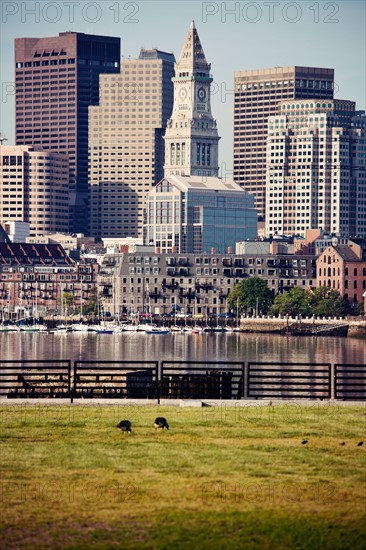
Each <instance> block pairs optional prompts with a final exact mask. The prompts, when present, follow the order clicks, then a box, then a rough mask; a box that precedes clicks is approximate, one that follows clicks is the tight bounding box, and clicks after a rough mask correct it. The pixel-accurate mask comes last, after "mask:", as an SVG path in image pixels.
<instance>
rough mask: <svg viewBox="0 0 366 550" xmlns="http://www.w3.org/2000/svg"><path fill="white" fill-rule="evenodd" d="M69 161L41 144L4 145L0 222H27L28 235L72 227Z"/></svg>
mask: <svg viewBox="0 0 366 550" xmlns="http://www.w3.org/2000/svg"><path fill="white" fill-rule="evenodd" d="M68 193H69V161H68V157H67V156H66V155H63V154H60V153H55V152H52V151H45V150H43V149H42V148H40V147H31V146H20V145H19V146H10V145H2V146H1V150H0V223H2V224H4V223H5V222H10V221H11V222H27V223H28V224H29V234H30V235H39V234H44V233H48V232H54V231H68V230H69V195H68Z"/></svg>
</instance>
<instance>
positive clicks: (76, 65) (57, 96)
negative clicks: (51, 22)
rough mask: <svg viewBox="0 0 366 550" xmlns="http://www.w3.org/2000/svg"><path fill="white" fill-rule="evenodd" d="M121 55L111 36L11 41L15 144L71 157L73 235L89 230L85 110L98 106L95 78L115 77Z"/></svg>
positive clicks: (74, 35) (71, 34) (77, 35)
mask: <svg viewBox="0 0 366 550" xmlns="http://www.w3.org/2000/svg"><path fill="white" fill-rule="evenodd" d="M120 55H121V46H120V38H116V37H111V36H97V35H89V34H83V33H77V32H71V31H68V32H61V33H60V34H59V35H58V36H53V37H47V38H16V39H15V104H16V111H15V132H16V144H17V145H36V146H40V147H42V148H44V149H47V150H49V151H52V152H54V153H62V154H67V155H68V156H69V162H70V165H69V167H70V172H69V186H70V188H69V197H70V204H69V207H70V230H71V231H73V232H84V233H85V232H86V231H87V230H88V223H87V214H88V211H87V196H88V107H89V105H97V104H98V101H99V75H101V74H103V73H119V68H120Z"/></svg>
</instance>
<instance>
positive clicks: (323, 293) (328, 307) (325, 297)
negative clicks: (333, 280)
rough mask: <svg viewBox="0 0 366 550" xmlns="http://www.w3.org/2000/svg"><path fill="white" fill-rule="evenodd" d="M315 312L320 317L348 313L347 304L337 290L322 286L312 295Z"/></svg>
mask: <svg viewBox="0 0 366 550" xmlns="http://www.w3.org/2000/svg"><path fill="white" fill-rule="evenodd" d="M312 306H313V307H312V309H313V314H314V315H318V316H319V317H338V316H342V315H345V314H346V313H347V304H346V303H345V301H344V299H343V298H342V296H341V295H340V294H339V292H337V291H336V290H333V289H331V288H330V287H326V286H320V287H318V288H316V289H315V290H314V292H313V295H312Z"/></svg>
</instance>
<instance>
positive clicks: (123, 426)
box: [116, 420, 132, 433]
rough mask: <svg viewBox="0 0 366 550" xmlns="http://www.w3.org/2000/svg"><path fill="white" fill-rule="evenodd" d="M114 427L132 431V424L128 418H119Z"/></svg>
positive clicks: (128, 431) (123, 430)
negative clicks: (119, 420)
mask: <svg viewBox="0 0 366 550" xmlns="http://www.w3.org/2000/svg"><path fill="white" fill-rule="evenodd" d="M116 428H119V429H120V430H121V431H122V432H127V433H131V432H132V424H131V422H130V421H129V420H121V422H120V423H119V424H117V426H116Z"/></svg>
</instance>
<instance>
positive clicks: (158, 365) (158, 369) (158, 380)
mask: <svg viewBox="0 0 366 550" xmlns="http://www.w3.org/2000/svg"><path fill="white" fill-rule="evenodd" d="M162 363H163V362H162V361H157V363H156V394H157V395H156V397H157V399H158V405H160V395H161V387H160V385H161V379H162V376H161V369H162Z"/></svg>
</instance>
